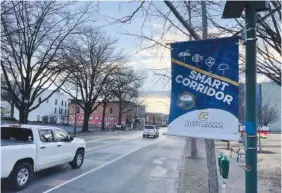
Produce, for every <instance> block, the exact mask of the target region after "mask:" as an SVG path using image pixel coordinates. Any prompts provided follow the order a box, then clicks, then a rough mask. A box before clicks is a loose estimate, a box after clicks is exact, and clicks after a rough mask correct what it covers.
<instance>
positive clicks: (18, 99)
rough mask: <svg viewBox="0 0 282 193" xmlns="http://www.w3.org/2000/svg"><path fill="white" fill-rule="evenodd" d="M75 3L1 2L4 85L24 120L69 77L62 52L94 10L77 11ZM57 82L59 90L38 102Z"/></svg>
mask: <svg viewBox="0 0 282 193" xmlns="http://www.w3.org/2000/svg"><path fill="white" fill-rule="evenodd" d="M74 5H75V3H73V2H71V3H69V2H55V1H32V2H31V1H19V2H15V1H4V2H1V8H4V11H2V12H1V31H2V34H1V69H2V72H3V76H4V80H5V82H6V83H7V84H5V85H4V86H2V87H1V88H2V89H3V90H5V91H7V92H9V93H10V95H11V96H13V103H14V105H15V107H16V108H17V109H18V110H19V113H20V116H19V121H20V122H21V123H27V120H28V113H29V112H31V111H32V110H34V109H36V108H37V107H39V105H40V104H41V103H43V102H45V101H46V100H48V98H50V97H51V96H52V95H53V94H54V93H55V92H56V91H57V89H59V88H60V86H61V85H62V84H63V83H64V78H65V76H68V75H67V74H64V69H65V68H66V65H67V64H66V63H62V62H60V58H59V54H58V53H59V52H61V51H62V49H63V47H64V42H65V40H66V39H67V38H68V37H69V36H71V35H72V34H74V33H78V31H79V26H80V25H82V24H83V23H84V22H86V21H89V18H87V17H86V16H87V15H88V13H89V12H91V11H93V10H92V4H91V3H86V4H84V6H80V8H76V9H75V11H74V9H73V6H74ZM71 8H72V9H71ZM13 84H14V85H16V89H13ZM55 84H56V85H57V86H58V88H57V89H55V90H54V91H53V92H51V93H50V94H49V95H48V96H46V97H45V98H42V99H41V101H39V102H38V103H35V101H38V100H36V99H37V98H38V97H39V96H40V95H41V94H42V93H43V92H44V91H46V90H47V89H49V88H50V87H51V86H54V85H55ZM15 90H17V91H19V94H18V93H16V92H15Z"/></svg>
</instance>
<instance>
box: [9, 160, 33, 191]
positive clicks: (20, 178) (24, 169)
mask: <svg viewBox="0 0 282 193" xmlns="http://www.w3.org/2000/svg"><path fill="white" fill-rule="evenodd" d="M32 173H33V170H32V166H31V165H30V164H29V163H26V162H24V163H20V164H17V165H16V166H15V167H14V169H13V171H12V173H11V174H10V176H9V179H8V180H9V185H10V187H11V189H13V190H15V191H19V190H22V189H24V188H25V187H27V186H28V184H29V181H30V178H31V176H32Z"/></svg>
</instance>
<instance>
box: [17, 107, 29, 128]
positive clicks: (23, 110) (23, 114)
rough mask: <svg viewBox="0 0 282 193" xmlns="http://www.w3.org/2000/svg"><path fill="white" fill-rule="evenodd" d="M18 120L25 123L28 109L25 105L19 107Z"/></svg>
mask: <svg viewBox="0 0 282 193" xmlns="http://www.w3.org/2000/svg"><path fill="white" fill-rule="evenodd" d="M19 114H20V115H19V122H20V123H21V124H27V120H28V111H27V110H26V108H25V106H21V108H20V109H19Z"/></svg>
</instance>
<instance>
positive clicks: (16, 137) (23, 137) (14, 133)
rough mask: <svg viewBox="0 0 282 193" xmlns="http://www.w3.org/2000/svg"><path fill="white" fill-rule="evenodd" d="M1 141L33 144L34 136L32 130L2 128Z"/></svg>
mask: <svg viewBox="0 0 282 193" xmlns="http://www.w3.org/2000/svg"><path fill="white" fill-rule="evenodd" d="M1 139H3V140H12V141H22V142H33V135H32V131H31V130H30V129H25V128H18V127H1Z"/></svg>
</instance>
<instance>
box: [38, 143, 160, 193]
mask: <svg viewBox="0 0 282 193" xmlns="http://www.w3.org/2000/svg"><path fill="white" fill-rule="evenodd" d="M163 139H165V138H162V139H159V140H158V141H155V142H153V143H151V144H149V145H153V144H155V143H157V142H159V141H162V140H163ZM149 145H146V146H144V147H140V148H138V149H136V150H134V151H131V152H129V153H127V154H125V155H122V156H120V157H118V158H116V159H114V160H112V161H110V162H108V163H106V164H104V165H101V166H99V167H96V168H94V169H92V170H90V171H88V172H85V173H83V174H80V175H79V176H76V177H74V178H72V179H70V180H68V181H65V182H64V183H62V184H60V185H58V186H55V187H53V188H50V189H48V190H46V191H45V192H43V193H49V192H52V191H53V190H56V189H58V188H60V187H62V186H64V185H66V184H69V183H70V182H72V181H75V180H77V179H79V178H81V177H83V176H86V175H87V174H90V173H92V172H95V171H97V170H99V169H101V168H103V167H105V166H108V165H110V164H112V163H114V162H116V161H118V160H120V159H122V158H124V157H126V156H128V155H130V154H132V153H134V152H136V151H138V150H140V149H142V148H145V147H148V146H149Z"/></svg>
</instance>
